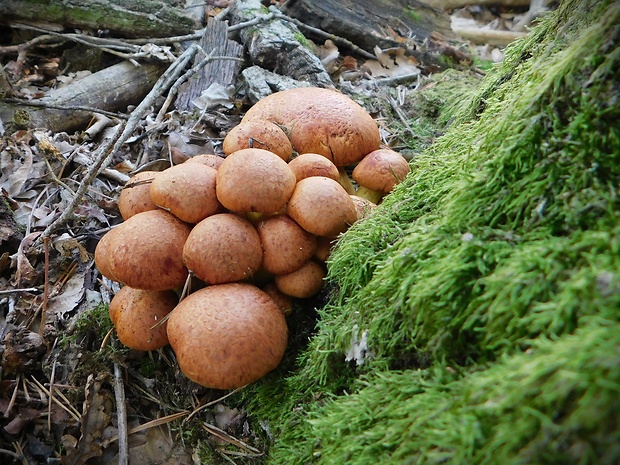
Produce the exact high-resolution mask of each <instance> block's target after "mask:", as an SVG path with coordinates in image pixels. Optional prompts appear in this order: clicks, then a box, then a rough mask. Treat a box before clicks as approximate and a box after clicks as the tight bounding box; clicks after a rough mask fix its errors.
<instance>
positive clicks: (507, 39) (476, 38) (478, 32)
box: [454, 27, 527, 47]
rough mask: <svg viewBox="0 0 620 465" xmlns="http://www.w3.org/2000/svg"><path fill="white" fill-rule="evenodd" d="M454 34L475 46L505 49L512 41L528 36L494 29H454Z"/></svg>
mask: <svg viewBox="0 0 620 465" xmlns="http://www.w3.org/2000/svg"><path fill="white" fill-rule="evenodd" d="M454 32H455V33H456V34H458V35H460V36H461V37H462V38H463V39H465V40H469V41H470V42H473V43H474V44H479V45H484V44H489V45H494V46H497V47H505V46H506V45H508V44H509V43H511V42H512V41H514V40H516V39H519V38H521V37H524V36H526V35H527V33H525V32H512V31H496V30H493V29H476V28H456V27H455V28H454Z"/></svg>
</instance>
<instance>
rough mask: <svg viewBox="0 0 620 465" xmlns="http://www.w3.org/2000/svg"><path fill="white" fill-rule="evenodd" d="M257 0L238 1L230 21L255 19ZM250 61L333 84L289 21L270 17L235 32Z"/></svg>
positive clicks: (321, 83)
mask: <svg viewBox="0 0 620 465" xmlns="http://www.w3.org/2000/svg"><path fill="white" fill-rule="evenodd" d="M263 10H264V9H263V7H262V5H261V2H260V1H259V0H238V1H237V2H236V4H235V7H234V8H233V11H232V18H233V19H232V22H233V23H242V22H246V21H249V20H251V19H255V18H256V16H257V11H258V12H261V11H263ZM239 36H240V38H241V41H242V42H243V44H244V45H245V47H246V49H247V53H248V55H249V58H250V60H251V61H252V63H253V64H255V65H258V66H260V67H262V68H264V69H266V70H269V71H273V72H275V73H277V74H279V75H282V76H288V77H291V78H293V79H296V80H298V81H302V82H307V83H310V84H312V85H315V86H319V87H330V86H333V82H332V80H331V77H330V76H329V74H328V73H327V71H325V68H324V67H323V64H322V63H321V60H319V58H318V57H317V56H316V55H315V54H314V53H313V52H312V51H311V50H310V49H309V48H308V47H306V45H305V44H304V43H303V42H304V40H303V39H304V36H303V34H302V33H301V32H300V31H299V29H298V28H297V26H296V25H295V24H292V23H291V22H290V21H283V20H282V19H278V18H274V19H271V20H270V21H266V22H259V23H258V24H256V25H254V26H252V27H246V28H243V29H241V31H240V32H239Z"/></svg>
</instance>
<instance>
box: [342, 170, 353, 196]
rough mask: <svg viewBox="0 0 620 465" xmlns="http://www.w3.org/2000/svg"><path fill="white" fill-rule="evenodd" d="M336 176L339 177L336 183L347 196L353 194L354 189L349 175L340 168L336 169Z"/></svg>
mask: <svg viewBox="0 0 620 465" xmlns="http://www.w3.org/2000/svg"><path fill="white" fill-rule="evenodd" d="M338 174H339V175H340V179H339V181H338V182H339V183H340V185H341V186H342V187H344V190H345V191H347V194H355V187H354V186H353V183H352V182H351V178H349V175H348V174H347V172H346V171H345V170H344V167H342V166H340V167H339V168H338Z"/></svg>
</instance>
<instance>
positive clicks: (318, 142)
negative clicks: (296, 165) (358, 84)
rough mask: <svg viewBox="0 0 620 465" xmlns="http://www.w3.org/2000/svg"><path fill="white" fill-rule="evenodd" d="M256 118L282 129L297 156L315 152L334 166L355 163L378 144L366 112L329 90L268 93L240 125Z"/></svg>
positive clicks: (376, 133)
mask: <svg viewBox="0 0 620 465" xmlns="http://www.w3.org/2000/svg"><path fill="white" fill-rule="evenodd" d="M257 119H266V120H269V121H272V122H274V123H277V124H278V125H279V126H281V127H283V128H285V131H286V132H287V133H288V136H289V139H290V141H291V143H292V145H293V149H294V150H295V151H297V152H298V153H308V152H310V153H318V154H320V155H323V156H325V157H327V158H329V159H330V160H331V161H332V162H334V164H335V165H336V166H347V165H353V164H355V163H357V162H358V161H360V160H361V159H362V158H363V157H364V156H365V155H366V154H367V153H370V152H372V151H373V150H376V149H378V148H379V144H380V142H381V138H380V135H379V129H378V127H377V124H376V123H375V121H374V120H373V119H372V117H371V116H370V115H369V114H368V113H367V112H366V110H364V108H362V107H361V106H360V105H359V104H357V103H356V102H355V101H353V100H352V99H351V98H349V97H347V96H346V95H344V94H342V93H340V92H338V91H335V90H330V89H323V88H318V87H300V88H297V89H289V90H284V91H281V92H276V93H274V94H271V95H269V96H267V97H265V98H264V99H262V100H260V101H259V102H257V103H256V104H255V105H254V106H253V107H252V108H250V109H249V110H248V111H247V113H246V114H245V116H244V117H243V120H242V122H245V121H253V120H257Z"/></svg>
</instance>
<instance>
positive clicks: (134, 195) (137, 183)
mask: <svg viewBox="0 0 620 465" xmlns="http://www.w3.org/2000/svg"><path fill="white" fill-rule="evenodd" d="M158 174H159V172H157V171H142V172H140V173H136V174H135V175H134V176H132V177H131V179H130V180H129V181H127V183H126V184H125V187H123V190H122V191H121V193H120V195H119V196H118V209H119V211H120V212H121V216H122V217H123V219H124V220H126V219H128V218H131V217H132V216H133V215H135V214H137V213H141V212H145V211H149V210H157V208H158V207H157V205H155V202H153V200H152V199H151V194H150V189H151V181H153V179H155V176H157V175H158Z"/></svg>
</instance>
